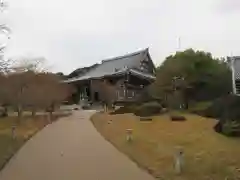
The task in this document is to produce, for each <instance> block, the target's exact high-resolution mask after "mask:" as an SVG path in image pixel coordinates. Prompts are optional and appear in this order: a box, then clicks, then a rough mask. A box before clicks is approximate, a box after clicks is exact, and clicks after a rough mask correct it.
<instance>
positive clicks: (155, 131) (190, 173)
mask: <svg viewBox="0 0 240 180" xmlns="http://www.w3.org/2000/svg"><path fill="white" fill-rule="evenodd" d="M185 117H186V118H187V121H184V122H172V121H170V120H169V115H167V114H165V115H161V116H156V117H153V121H152V122H140V121H139V118H138V117H136V116H134V115H131V114H122V115H108V114H104V113H97V114H95V115H94V116H93V117H92V121H93V124H94V126H95V127H96V128H97V130H98V131H99V132H100V133H101V134H102V135H103V136H104V137H105V138H106V139H107V140H109V141H110V142H111V143H112V144H113V145H114V146H116V147H117V148H118V149H119V150H120V151H122V152H124V153H125V154H127V155H128V156H129V157H130V158H131V159H132V160H134V161H135V162H137V164H138V165H140V166H141V167H143V168H145V169H147V170H148V171H149V172H150V173H151V174H153V175H154V176H155V177H159V179H161V178H162V179H166V180H205V179H206V180H210V179H213V180H225V179H226V178H228V180H230V179H233V180H235V179H240V139H239V138H228V137H225V136H223V135H220V134H218V133H216V132H214V130H213V126H214V125H215V124H216V121H215V120H213V119H207V118H203V117H200V116H197V115H191V114H185ZM110 119H111V120H113V122H112V123H111V124H108V121H109V120H110ZM128 128H132V129H133V130H134V133H133V134H134V141H133V142H132V143H127V142H126V139H125V134H126V133H125V132H126V129H128ZM177 146H182V147H183V149H184V161H185V166H184V171H183V173H182V174H181V175H176V174H175V173H174V169H173V162H174V152H175V148H176V147H177Z"/></svg>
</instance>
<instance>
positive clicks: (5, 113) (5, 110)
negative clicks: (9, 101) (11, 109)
mask: <svg viewBox="0 0 240 180" xmlns="http://www.w3.org/2000/svg"><path fill="white" fill-rule="evenodd" d="M3 108H4V109H3V117H8V107H7V106H3Z"/></svg>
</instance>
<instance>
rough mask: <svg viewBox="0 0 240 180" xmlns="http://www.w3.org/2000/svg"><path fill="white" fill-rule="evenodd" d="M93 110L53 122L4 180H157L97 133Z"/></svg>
mask: <svg viewBox="0 0 240 180" xmlns="http://www.w3.org/2000/svg"><path fill="white" fill-rule="evenodd" d="M91 114H93V111H76V112H74V114H73V115H72V116H71V117H66V118H63V119H61V120H59V121H57V122H56V123H53V124H51V125H49V126H47V127H46V128H44V129H43V130H42V131H41V132H39V133H38V134H37V135H36V136H34V137H33V138H32V139H31V140H29V141H28V142H27V143H26V144H25V145H24V146H23V148H22V149H21V150H20V151H19V152H18V153H17V154H16V156H14V157H13V158H12V159H11V161H10V162H9V163H8V164H7V165H6V167H5V168H4V169H3V171H2V172H1V173H0V180H153V178H152V177H151V176H150V175H148V174H147V173H145V172H144V171H142V170H141V169H139V168H138V167H137V166H136V165H135V164H134V163H133V162H132V161H130V160H129V159H128V158H127V157H126V156H125V155H123V154H122V153H120V152H119V151H118V150H116V149H115V148H114V147H113V146H112V145H111V144H110V143H109V142H107V141H105V140H104V138H103V137H101V135H100V134H99V133H98V132H97V131H96V130H95V128H94V127H93V125H92V124H91V122H90V121H89V117H90V116H91Z"/></svg>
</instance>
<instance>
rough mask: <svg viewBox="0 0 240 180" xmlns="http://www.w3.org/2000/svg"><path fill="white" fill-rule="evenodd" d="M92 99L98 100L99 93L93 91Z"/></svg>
mask: <svg viewBox="0 0 240 180" xmlns="http://www.w3.org/2000/svg"><path fill="white" fill-rule="evenodd" d="M94 101H99V93H98V92H94Z"/></svg>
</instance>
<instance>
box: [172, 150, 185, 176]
mask: <svg viewBox="0 0 240 180" xmlns="http://www.w3.org/2000/svg"><path fill="white" fill-rule="evenodd" d="M183 155H184V154H183V149H182V148H181V147H177V148H176V154H175V162H174V163H175V164H174V166H175V172H176V173H177V174H181V173H182V170H183Z"/></svg>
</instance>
